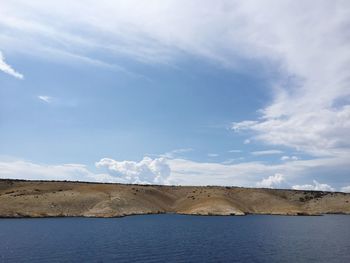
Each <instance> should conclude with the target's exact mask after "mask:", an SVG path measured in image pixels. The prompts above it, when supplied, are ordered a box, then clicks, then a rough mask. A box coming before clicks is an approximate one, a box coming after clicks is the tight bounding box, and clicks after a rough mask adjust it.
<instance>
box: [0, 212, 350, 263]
mask: <svg viewBox="0 0 350 263" xmlns="http://www.w3.org/2000/svg"><path fill="white" fill-rule="evenodd" d="M0 261H1V262H165V261H166V262H350V216H342V215H327V216H317V217H316V216H315V217H307V216H305V217H304V216H299V217H292V216H244V217H234V216H231V217H217V216H213V217H204V216H182V215H145V216H129V217H124V218H109V219H99V218H95V219H93V218H46V219H0Z"/></svg>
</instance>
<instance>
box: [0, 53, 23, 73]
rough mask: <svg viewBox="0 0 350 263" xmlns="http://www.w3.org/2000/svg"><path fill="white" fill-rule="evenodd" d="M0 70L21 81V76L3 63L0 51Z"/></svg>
mask: <svg viewBox="0 0 350 263" xmlns="http://www.w3.org/2000/svg"><path fill="white" fill-rule="evenodd" d="M0 70H1V71H3V72H5V73H7V74H9V75H11V76H13V77H15V78H18V79H23V75H22V74H21V73H18V72H17V71H16V70H14V69H13V68H12V67H11V66H10V65H9V64H7V63H6V62H5V57H4V56H3V54H2V52H1V51H0Z"/></svg>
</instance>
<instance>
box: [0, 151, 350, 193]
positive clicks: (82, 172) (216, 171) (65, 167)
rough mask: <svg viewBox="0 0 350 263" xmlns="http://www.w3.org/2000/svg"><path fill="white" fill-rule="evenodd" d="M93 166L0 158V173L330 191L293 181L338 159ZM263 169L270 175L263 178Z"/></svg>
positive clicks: (3, 175)
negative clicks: (92, 168)
mask: <svg viewBox="0 0 350 263" xmlns="http://www.w3.org/2000/svg"><path fill="white" fill-rule="evenodd" d="M96 166H97V168H98V172H93V171H92V170H91V169H89V168H88V167H87V166H86V165H83V164H59V165H51V164H39V163H33V162H30V161H24V160H0V178H13V179H28V180H71V181H90V182H109V183H142V184H168V185H230V186H243V187H267V188H286V187H289V186H290V185H293V189H309V190H310V189H311V190H327V191H333V190H334V188H333V187H331V186H329V185H328V184H325V183H322V184H320V183H318V182H317V181H314V184H313V185H309V184H297V183H298V182H303V181H305V178H312V176H314V174H315V172H316V173H320V172H321V171H322V170H324V167H329V166H331V167H336V166H339V160H322V161H318V162H316V161H315V160H307V161H295V164H293V165H291V164H290V163H288V162H287V163H284V164H274V165H272V164H264V163H261V162H241V163H234V164H220V163H203V162H195V161H190V160H185V159H166V158H163V157H161V158H154V159H151V158H149V157H144V158H143V159H142V160H141V161H138V162H136V161H117V160H113V159H110V158H103V159H101V160H100V161H98V162H97V163H96ZM103 169H106V171H103ZM346 172H347V171H346ZM267 174H273V175H271V176H269V177H266V175H267ZM300 175H302V176H300ZM339 189H341V190H342V191H347V190H349V187H348V186H347V184H345V185H343V188H341V187H339Z"/></svg>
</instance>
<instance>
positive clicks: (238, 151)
mask: <svg viewBox="0 0 350 263" xmlns="http://www.w3.org/2000/svg"><path fill="white" fill-rule="evenodd" d="M228 152H229V153H241V152H242V150H229V151H228Z"/></svg>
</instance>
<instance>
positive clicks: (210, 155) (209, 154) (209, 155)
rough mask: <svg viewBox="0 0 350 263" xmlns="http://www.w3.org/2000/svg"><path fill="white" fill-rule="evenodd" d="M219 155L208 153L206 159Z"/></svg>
mask: <svg viewBox="0 0 350 263" xmlns="http://www.w3.org/2000/svg"><path fill="white" fill-rule="evenodd" d="M218 156H219V154H217V153H208V157H218Z"/></svg>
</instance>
